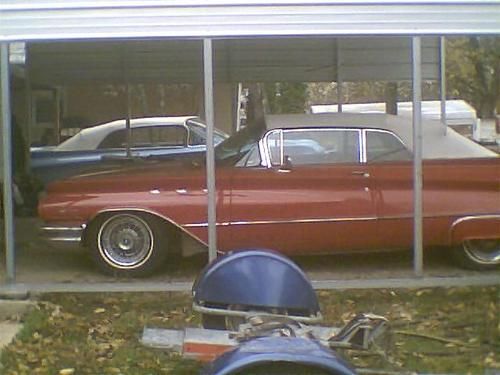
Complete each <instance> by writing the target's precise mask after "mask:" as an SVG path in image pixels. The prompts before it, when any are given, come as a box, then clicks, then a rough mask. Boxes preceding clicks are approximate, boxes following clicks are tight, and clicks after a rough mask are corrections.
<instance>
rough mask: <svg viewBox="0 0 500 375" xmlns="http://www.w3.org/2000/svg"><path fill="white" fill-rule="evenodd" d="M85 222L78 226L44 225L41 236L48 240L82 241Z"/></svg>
mask: <svg viewBox="0 0 500 375" xmlns="http://www.w3.org/2000/svg"><path fill="white" fill-rule="evenodd" d="M84 229H85V224H82V225H80V226H77V227H70V226H50V225H46V226H43V227H42V228H41V229H40V231H41V236H42V238H44V239H45V240H48V241H62V242H80V241H81V240H82V234H83V230H84Z"/></svg>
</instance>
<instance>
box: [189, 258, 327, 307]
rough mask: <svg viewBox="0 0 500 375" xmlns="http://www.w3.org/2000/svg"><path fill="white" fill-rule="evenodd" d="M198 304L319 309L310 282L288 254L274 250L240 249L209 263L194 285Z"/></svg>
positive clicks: (195, 298) (194, 295)
mask: <svg viewBox="0 0 500 375" xmlns="http://www.w3.org/2000/svg"><path fill="white" fill-rule="evenodd" d="M193 300H194V302H195V303H197V304H199V305H205V306H206V305H244V306H263V307H274V308H284V309H298V310H307V311H308V312H309V313H318V312H319V310H320V309H319V303H318V299H317V297H316V293H315V292H314V290H313V288H312V286H311V283H310V282H309V279H308V278H307V276H306V275H305V274H304V272H302V270H301V269H300V268H299V267H298V266H297V265H296V264H295V263H293V262H292V261H291V260H290V259H288V258H287V257H285V256H283V255H281V254H279V253H277V252H275V251H272V250H239V251H235V252H232V253H229V254H226V255H224V256H222V257H220V258H218V259H216V260H215V261H214V262H212V263H210V264H209V265H207V266H206V267H205V269H204V270H203V271H202V272H201V274H200V275H199V276H198V278H197V280H196V281H195V283H194V286H193Z"/></svg>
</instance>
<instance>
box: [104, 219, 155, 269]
mask: <svg viewBox="0 0 500 375" xmlns="http://www.w3.org/2000/svg"><path fill="white" fill-rule="evenodd" d="M97 246H98V249H99V253H100V255H101V257H102V259H103V260H104V261H105V262H106V263H108V264H109V265H110V266H112V267H113V268H119V269H135V268H139V267H141V266H142V265H144V264H145V263H146V262H147V261H148V259H149V258H150V257H151V255H152V254H153V248H154V237H153V231H152V230H151V228H150V227H149V225H148V223H147V222H146V221H145V220H143V219H142V218H140V217H138V216H136V215H131V214H120V215H115V216H112V217H110V218H108V219H107V220H106V221H105V222H104V223H103V224H102V225H101V228H100V229H99V233H98V235H97Z"/></svg>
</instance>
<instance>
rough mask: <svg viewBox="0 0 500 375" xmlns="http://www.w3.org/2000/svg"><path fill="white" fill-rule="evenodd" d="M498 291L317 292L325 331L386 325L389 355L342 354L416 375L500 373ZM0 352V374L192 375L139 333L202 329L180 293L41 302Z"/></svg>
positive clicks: (193, 368) (191, 367) (58, 297)
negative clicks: (363, 322) (366, 322)
mask: <svg viewBox="0 0 500 375" xmlns="http://www.w3.org/2000/svg"><path fill="white" fill-rule="evenodd" d="M499 293H500V288H499V287H470V288H433V289H418V290H388V289H382V290H357V291H319V292H318V297H319V299H320V303H321V307H322V312H323V315H324V316H325V322H324V325H334V326H340V325H342V324H344V323H345V322H347V321H348V320H349V319H350V318H352V317H353V316H354V314H355V313H357V312H373V313H376V314H380V315H384V316H386V317H387V318H388V319H389V320H390V321H391V327H392V328H391V332H392V333H391V334H390V335H388V336H389V337H390V338H391V340H390V345H387V347H385V348H383V349H385V351H381V350H380V349H382V348H378V349H377V350H374V351H370V352H363V351H344V352H342V353H341V354H342V355H343V356H345V357H346V358H348V360H349V361H351V362H352V363H353V364H354V365H355V366H357V367H359V368H371V369H374V368H376V369H385V370H387V371H389V370H390V371H400V372H419V373H459V374H479V373H484V372H485V371H486V370H488V369H491V370H492V373H493V371H500V363H499V352H500V325H499V319H498V316H499V305H498V303H499ZM22 320H23V323H24V328H23V329H22V331H21V332H20V333H19V334H18V336H17V337H16V339H15V340H14V341H13V342H12V343H11V344H10V345H9V346H8V347H7V348H6V349H5V350H4V351H3V352H2V354H1V357H0V373H1V374H4V375H23V374H26V375H32V374H47V375H48V374H50V375H53V374H65V373H67V374H72V373H73V374H92V375H95V374H133V375H146V374H180V375H182V374H196V373H197V372H198V371H199V369H200V368H201V367H200V364H198V363H196V362H193V361H189V360H185V359H183V358H181V357H180V356H179V355H177V354H173V353H167V352H165V351H161V350H154V349H150V348H146V347H143V346H142V345H141V344H140V342H139V339H140V337H141V334H142V329H143V327H144V326H145V325H147V326H150V327H161V328H183V327H186V326H197V325H199V322H200V318H199V316H198V315H197V314H195V313H193V311H192V310H191V298H190V296H189V295H188V294H186V293H123V294H104V293H102V294H46V295H42V296H41V297H40V299H39V303H38V308H36V309H35V310H33V311H31V312H30V313H28V314H27V315H26V316H24V317H23V318H22Z"/></svg>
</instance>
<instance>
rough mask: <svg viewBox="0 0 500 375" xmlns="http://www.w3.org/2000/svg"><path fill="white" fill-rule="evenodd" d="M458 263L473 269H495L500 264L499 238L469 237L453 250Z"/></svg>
mask: <svg viewBox="0 0 500 375" xmlns="http://www.w3.org/2000/svg"><path fill="white" fill-rule="evenodd" d="M455 255H456V258H457V260H458V261H459V262H460V264H461V265H462V266H464V267H466V268H470V269H475V270H487V269H495V268H498V266H499V265H500V238H496V239H495V238H494V239H469V240H465V241H463V242H462V244H461V245H460V246H459V247H458V248H457V249H456V250H455Z"/></svg>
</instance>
